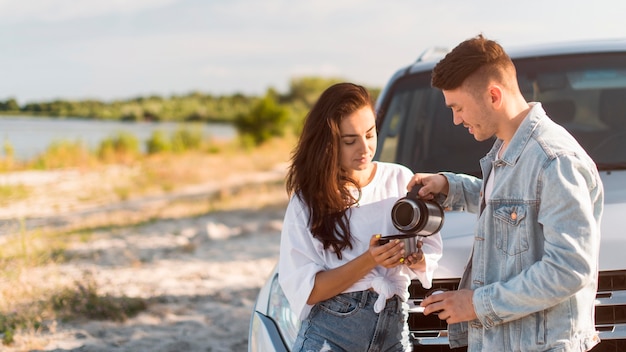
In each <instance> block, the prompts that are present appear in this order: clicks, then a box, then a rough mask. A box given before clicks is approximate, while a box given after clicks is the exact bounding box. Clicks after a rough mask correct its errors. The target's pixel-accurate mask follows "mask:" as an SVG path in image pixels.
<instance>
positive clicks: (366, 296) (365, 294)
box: [359, 290, 370, 308]
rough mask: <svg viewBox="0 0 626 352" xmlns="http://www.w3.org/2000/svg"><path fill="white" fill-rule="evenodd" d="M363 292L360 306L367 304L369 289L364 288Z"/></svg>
mask: <svg viewBox="0 0 626 352" xmlns="http://www.w3.org/2000/svg"><path fill="white" fill-rule="evenodd" d="M362 292H363V294H362V295H361V302H359V307H361V308H363V307H365V305H367V298H368V296H369V293H370V291H369V290H363V291H362Z"/></svg>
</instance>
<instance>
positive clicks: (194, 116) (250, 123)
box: [0, 77, 380, 145]
mask: <svg viewBox="0 0 626 352" xmlns="http://www.w3.org/2000/svg"><path fill="white" fill-rule="evenodd" d="M342 81H344V80H343V79H341V78H324V77H299V78H293V79H292V80H291V81H290V83H289V89H288V91H287V92H286V93H282V94H281V93H279V92H278V91H276V90H275V89H274V88H268V89H267V91H266V93H265V94H264V95H263V96H252V95H245V94H241V93H236V94H232V95H220V96H216V95H211V94H203V93H200V92H192V93H189V94H186V95H172V96H170V97H161V96H156V95H152V96H147V97H137V98H131V99H126V100H115V101H111V102H104V101H99V100H80V101H74V100H62V99H59V100H54V101H46V102H33V103H27V104H24V105H23V106H20V105H19V104H18V102H17V101H16V100H15V99H14V98H10V99H7V100H6V101H0V114H5V115H6V114H11V115H33V116H38V115H39V116H47V117H81V118H87V119H100V120H117V121H170V122H191V121H199V122H224V123H232V124H234V125H235V127H236V129H237V131H238V133H239V135H240V136H242V137H243V138H244V140H246V141H248V142H250V143H253V144H257V145H258V144H261V143H263V142H264V141H265V140H267V139H268V138H271V137H273V136H280V135H283V134H284V133H285V132H286V131H287V130H292V131H294V132H296V133H299V129H300V125H301V122H302V120H303V119H304V117H305V116H306V113H307V112H308V111H309V110H310V108H311V107H312V106H313V104H314V103H315V101H316V100H317V98H318V97H319V95H320V94H321V93H322V92H323V91H324V90H325V89H326V88H327V87H329V86H330V85H332V84H334V83H338V82H342ZM368 89H369V90H370V93H371V94H372V97H373V99H376V98H377V97H378V94H379V93H380V89H379V88H374V87H368Z"/></svg>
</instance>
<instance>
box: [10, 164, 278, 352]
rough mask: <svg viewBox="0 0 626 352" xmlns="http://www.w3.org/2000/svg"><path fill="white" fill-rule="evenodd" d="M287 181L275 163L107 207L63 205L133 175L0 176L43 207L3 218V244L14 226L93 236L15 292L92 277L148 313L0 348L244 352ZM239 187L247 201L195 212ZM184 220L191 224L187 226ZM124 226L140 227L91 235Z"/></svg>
mask: <svg viewBox="0 0 626 352" xmlns="http://www.w3.org/2000/svg"><path fill="white" fill-rule="evenodd" d="M284 171H285V165H284V164H280V165H278V166H277V167H276V168H274V169H272V170H270V171H266V172H257V173H249V174H246V175H242V176H241V177H238V178H229V181H228V182H225V181H221V182H219V183H216V182H209V181H207V182H205V183H203V184H195V185H193V186H189V187H186V188H183V189H179V190H177V191H176V192H172V193H167V194H165V193H164V194H160V195H150V196H145V197H139V198H133V199H129V200H125V201H119V202H114V203H110V202H102V201H100V200H98V201H92V202H84V201H82V202H81V201H78V200H73V198H72V197H70V196H68V195H69V194H73V193H72V192H75V191H76V189H77V188H80V187H87V186H85V184H86V183H94V182H95V183H98V182H100V181H101V180H102V177H120V173H132V172H133V170H132V169H123V170H122V169H117V170H116V169H111V170H109V171H108V172H112V173H117V176H111V175H106V173H105V174H103V173H102V172H100V173H99V174H98V175H92V174H89V173H84V172H76V171H60V172H22V173H17V174H16V173H13V174H0V184H4V185H7V184H11V182H14V183H17V182H19V183H20V184H28V185H29V186H31V187H35V188H36V189H38V190H39V191H40V196H36V197H30V198H29V199H27V200H23V201H20V202H14V203H13V204H11V205H6V206H3V207H0V241H2V235H3V232H4V235H7V234H9V233H11V232H12V231H16V229H17V228H18V227H19V226H22V227H26V228H28V229H36V228H55V229H57V230H62V229H71V228H74V227H84V226H85V225H86V224H87V225H91V226H92V227H93V228H94V229H93V230H92V232H91V237H90V240H89V241H79V240H76V241H71V242H70V243H68V244H67V250H66V252H67V253H66V256H67V257H69V258H71V259H70V260H68V261H65V262H63V263H58V264H48V265H45V266H39V267H35V268H30V269H28V270H24V271H23V272H22V273H20V275H21V276H20V282H22V283H25V284H26V283H31V284H32V283H38V285H39V286H38V287H40V288H41V289H42V290H45V289H46V285H52V284H54V285H59V284H62V283H68V284H69V283H71V282H73V281H76V280H79V281H80V280H85V278H86V277H89V278H91V279H92V280H94V281H95V282H96V283H97V285H98V287H99V291H100V292H99V293H100V294H110V295H118V296H122V295H125V296H128V297H142V298H144V299H145V300H146V302H148V306H147V309H146V310H145V311H143V312H141V313H140V314H139V315H137V316H135V317H132V318H129V319H128V320H126V321H124V322H114V321H99V320H82V321H67V322H64V321H56V320H55V321H52V322H50V321H48V322H45V323H46V328H45V329H41V331H29V332H20V333H19V334H17V335H16V336H15V342H14V343H13V344H12V345H9V346H4V345H3V346H0V347H1V348H0V349H1V350H2V351H90V352H95V351H154V352H158V351H163V352H165V351H172V352H173V351H203V352H207V351H212V352H220V351H245V350H246V349H247V340H248V335H247V334H248V324H249V319H250V315H251V312H252V309H253V306H254V301H255V297H256V295H257V292H258V290H259V288H260V287H261V285H262V284H263V283H264V280H265V279H266V277H267V275H268V274H269V273H270V272H271V270H272V268H273V267H274V265H275V264H276V261H277V254H278V246H279V240H280V229H281V227H282V218H283V215H284V208H285V205H286V201H287V196H286V194H285V191H284V187H283V186H282V180H283V177H284ZM242 188H245V189H249V190H250V191H249V192H248V193H242V194H239V195H236V196H234V195H231V198H232V203H233V204H232V205H231V206H230V209H227V210H220V211H206V212H203V211H202V210H201V209H202V206H204V204H205V203H206V199H208V198H210V197H213V196H215V194H216V193H220V192H221V193H222V196H223V193H224V192H225V190H226V192H227V193H228V192H232V193H233V194H234V193H236V192H240V191H241V189H242ZM259 190H261V191H259ZM240 193H241V192H240ZM37 194H39V193H37ZM64 195H65V196H64ZM53 199H55V200H54V202H55V203H54V204H55V205H54V206H51V202H53ZM59 199H64V200H63V201H58V200H59ZM198 209H200V211H198ZM190 210H193V211H190ZM190 212H192V213H195V214H194V215H192V216H187V215H186V214H188V213H190ZM132 217H145V218H146V219H149V221H140V222H139V224H138V225H130V226H123V225H122V226H100V225H103V224H107V223H111V222H115V221H114V220H115V219H130V218H132ZM17 219H21V220H19V221H18V220H17ZM20 224H21V225H20ZM99 226H100V227H99ZM0 284H3V283H0Z"/></svg>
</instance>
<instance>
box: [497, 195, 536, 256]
mask: <svg viewBox="0 0 626 352" xmlns="http://www.w3.org/2000/svg"><path fill="white" fill-rule="evenodd" d="M527 212H528V207H527V205H525V204H510V203H507V204H500V205H494V227H495V230H496V246H497V247H498V249H500V250H501V251H503V252H504V253H506V254H508V255H518V254H520V253H523V252H525V251H527V250H528V226H527V224H526V221H525V219H526V215H527Z"/></svg>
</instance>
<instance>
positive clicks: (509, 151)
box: [483, 102, 547, 166]
mask: <svg viewBox="0 0 626 352" xmlns="http://www.w3.org/2000/svg"><path fill="white" fill-rule="evenodd" d="M529 105H530V110H529V111H528V114H527V115H526V117H524V120H523V121H522V123H521V124H520V125H519V127H518V128H517V131H515V134H514V135H513V138H511V142H510V143H509V146H508V147H507V148H506V150H505V151H504V154H503V155H502V158H500V160H502V162H504V163H505V164H507V165H509V166H513V165H515V163H517V160H518V159H519V157H520V155H521V154H522V151H523V150H524V147H525V146H526V144H527V143H528V141H529V140H530V137H531V136H532V134H533V132H534V131H535V129H536V128H537V126H538V125H539V124H540V123H541V121H542V120H543V119H545V118H547V115H546V112H545V111H544V110H543V107H542V106H541V103H537V102H531V103H529ZM502 143H503V141H502V140H501V139H496V141H495V143H494V144H493V147H491V150H490V151H489V153H487V155H486V156H485V158H483V159H485V161H487V162H489V163H490V162H491V161H493V160H495V159H496V154H497V153H498V150H500V147H501V146H502Z"/></svg>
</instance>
